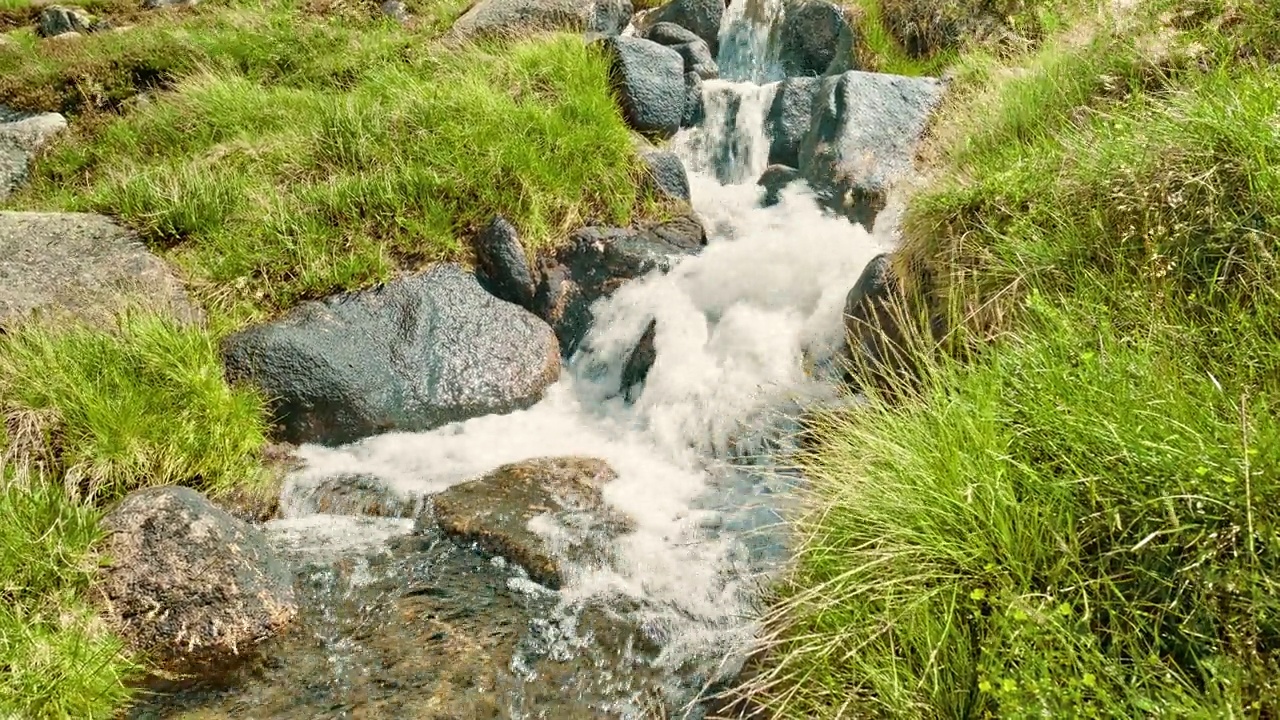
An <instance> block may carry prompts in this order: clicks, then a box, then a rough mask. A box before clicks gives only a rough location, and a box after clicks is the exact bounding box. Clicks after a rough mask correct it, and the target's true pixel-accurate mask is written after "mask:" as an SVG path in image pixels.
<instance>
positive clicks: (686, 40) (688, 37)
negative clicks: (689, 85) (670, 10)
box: [644, 22, 720, 80]
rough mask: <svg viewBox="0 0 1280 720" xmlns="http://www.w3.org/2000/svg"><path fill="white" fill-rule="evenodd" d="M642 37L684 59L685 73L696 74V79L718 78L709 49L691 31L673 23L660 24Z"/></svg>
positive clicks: (717, 68)
mask: <svg viewBox="0 0 1280 720" xmlns="http://www.w3.org/2000/svg"><path fill="white" fill-rule="evenodd" d="M644 37H645V39H646V40H652V41H653V42H656V43H658V44H659V45H665V46H667V47H669V48H671V49H672V50H675V51H676V52H678V53H680V57H681V58H683V59H684V70H685V72H686V73H688V72H694V73H697V74H698V77H700V78H702V79H705V80H710V79H712V78H717V77H719V76H720V68H719V66H717V65H716V59H715V57H714V56H713V55H712V54H711V48H710V47H708V46H707V43H706V41H705V40H703V39H702V38H700V37H698V36H697V35H694V34H693V32H692V31H691V30H688V29H686V28H682V27H680V26H679V25H676V24H675V23H669V22H660V23H658V24H657V25H654V26H653V27H651V28H649V29H648V31H647V32H645V34H644Z"/></svg>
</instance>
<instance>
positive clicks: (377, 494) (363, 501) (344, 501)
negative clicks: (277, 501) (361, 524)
mask: <svg viewBox="0 0 1280 720" xmlns="http://www.w3.org/2000/svg"><path fill="white" fill-rule="evenodd" d="M287 501H288V502H289V503H290V504H291V505H292V506H293V507H294V509H296V510H299V511H301V512H302V513H305V514H308V515H313V514H316V513H327V514H330V515H369V516H373V517H392V518H411V517H413V516H414V515H416V514H417V512H418V502H417V500H416V499H415V498H412V497H407V496H405V495H402V494H400V493H399V492H397V491H396V490H395V489H394V488H392V487H390V486H388V485H387V484H386V483H385V482H383V481H382V480H379V479H378V478H376V477H374V476H372V475H364V474H356V473H344V474H341V475H335V476H333V477H328V478H321V479H319V480H311V481H302V482H299V484H298V485H296V486H294V487H293V488H290V489H289V491H288V500H287Z"/></svg>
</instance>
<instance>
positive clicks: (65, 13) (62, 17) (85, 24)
mask: <svg viewBox="0 0 1280 720" xmlns="http://www.w3.org/2000/svg"><path fill="white" fill-rule="evenodd" d="M96 29H97V28H96V27H95V26H94V23H93V19H92V18H90V17H89V15H88V14H87V13H85V12H84V11H83V10H80V9H78V8H70V7H65V6H63V5H50V6H48V7H46V8H45V9H43V10H41V11H40V18H39V20H37V22H36V35H39V36H40V37H42V38H51V37H57V36H59V35H65V34H67V33H80V34H85V33H89V32H91V31H93V30H96Z"/></svg>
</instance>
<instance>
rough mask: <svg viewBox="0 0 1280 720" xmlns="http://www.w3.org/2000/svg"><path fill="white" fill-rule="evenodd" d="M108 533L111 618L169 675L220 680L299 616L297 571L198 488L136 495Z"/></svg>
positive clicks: (107, 522) (105, 590) (105, 582)
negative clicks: (295, 588)
mask: <svg viewBox="0 0 1280 720" xmlns="http://www.w3.org/2000/svg"><path fill="white" fill-rule="evenodd" d="M102 527H103V529H104V530H105V531H106V533H107V534H106V538H105V540H104V541H103V543H102V552H103V554H104V556H105V557H107V558H109V561H110V564H109V565H108V566H107V567H106V568H104V569H102V570H101V571H100V572H99V578H98V582H97V583H96V584H95V586H94V587H95V591H96V592H97V593H98V594H99V596H100V599H101V601H102V609H103V615H104V617H105V618H106V619H107V621H108V623H109V624H110V625H111V626H112V627H113V629H114V630H115V631H116V632H118V633H119V634H120V636H121V637H122V638H123V639H124V640H125V641H126V642H127V643H128V644H129V646H130V647H131V648H132V649H134V650H136V651H141V652H144V653H147V655H148V656H149V659H150V660H152V661H154V662H156V663H157V664H158V666H159V667H160V669H161V670H162V671H164V672H166V673H173V674H181V675H185V674H198V675H202V676H205V675H208V674H210V673H219V672H221V671H223V670H224V669H226V668H228V667H230V666H231V665H233V664H234V663H235V662H236V661H238V660H241V659H243V658H244V656H246V655H248V654H251V653H252V652H253V651H254V650H255V649H256V648H257V647H258V646H259V644H260V643H261V642H262V641H264V640H266V639H268V638H270V637H272V636H274V635H276V634H278V633H279V632H281V631H282V630H283V629H284V628H285V627H286V626H288V624H289V623H290V621H292V620H293V618H294V616H295V615H296V614H297V611H298V608H297V605H296V602H295V598H294V591H293V576H292V573H291V572H290V570H289V569H288V567H287V566H286V565H285V564H284V563H283V562H282V561H281V560H280V559H279V558H278V557H276V556H275V554H274V553H273V552H272V551H271V549H270V548H269V547H268V545H267V543H266V539H265V538H264V537H263V536H262V534H261V533H260V532H259V531H258V530H256V529H255V528H254V527H252V526H251V525H249V524H248V523H245V522H243V521H241V520H237V519H236V518H234V517H232V516H231V515H229V514H228V513H226V512H225V511H223V510H220V509H218V508H217V507H214V505H213V504H212V503H210V502H209V500H208V499H206V498H205V497H204V496H202V495H201V494H200V493H198V492H196V491H195V490H192V489H190V488H183V487H157V488H148V489H146V490H141V491H138V492H135V493H133V494H131V495H129V496H128V497H126V498H125V499H124V500H123V501H122V502H120V504H119V505H117V506H116V507H115V508H114V509H112V510H111V511H110V512H109V513H108V514H107V515H106V516H105V517H104V518H103V520H102ZM202 679H209V678H202Z"/></svg>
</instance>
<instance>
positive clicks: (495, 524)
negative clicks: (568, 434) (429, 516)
mask: <svg viewBox="0 0 1280 720" xmlns="http://www.w3.org/2000/svg"><path fill="white" fill-rule="evenodd" d="M616 477H617V475H616V473H614V471H613V469H612V468H610V467H609V466H608V464H606V463H605V462H604V461H603V460H596V459H593V458H575V457H565V458H538V459H534V460H526V461H523V462H518V463H512V464H509V465H504V466H502V467H500V468H498V469H497V470H494V471H493V472H491V473H489V474H488V475H485V476H484V477H481V478H479V479H477V480H471V481H469V482H464V483H461V484H459V485H454V486H453V487H451V488H449V489H448V490H445V491H444V492H442V493H440V494H438V495H436V496H434V497H433V498H432V502H433V507H434V513H435V520H436V522H437V523H438V524H439V526H440V529H441V530H443V531H444V532H445V534H447V535H449V536H451V537H453V538H455V539H457V540H459V541H462V542H464V543H472V542H474V543H476V545H477V546H479V547H480V548H481V549H482V550H484V551H485V552H488V553H492V554H494V555H499V556H502V557H504V558H507V559H509V560H511V561H512V562H515V563H517V564H519V565H521V566H522V567H524V568H525V570H527V571H528V572H529V577H530V578H532V579H533V580H534V581H535V582H537V583H540V584H542V585H545V586H547V587H549V588H552V589H558V588H559V587H560V586H561V584H562V583H563V582H564V567H563V565H562V562H563V560H564V559H565V558H569V559H573V560H579V561H581V560H586V561H588V562H591V561H600V560H602V559H603V555H602V553H603V545H602V543H607V541H608V540H610V539H612V538H613V537H614V536H616V535H618V534H621V533H623V532H626V531H627V530H629V529H630V526H631V525H630V521H629V519H627V518H626V517H624V516H621V515H618V514H617V513H615V512H613V511H611V510H610V509H609V508H608V507H607V506H606V505H605V504H604V499H603V496H602V495H601V490H602V489H603V488H604V486H605V485H606V484H608V483H609V482H610V481H611V480H613V479H615V478H616ZM544 514H549V515H552V516H554V517H555V519H556V520H557V521H559V522H562V523H570V524H571V525H572V526H574V527H573V528H572V530H571V531H570V532H569V534H568V535H567V536H565V537H559V538H558V539H557V540H556V541H548V540H547V539H546V538H545V537H544V536H542V535H540V534H538V533H536V532H534V531H533V530H531V529H530V527H529V525H530V521H531V520H533V519H534V518H535V517H538V516H541V515H544ZM573 530H576V531H577V532H574V531H573Z"/></svg>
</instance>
